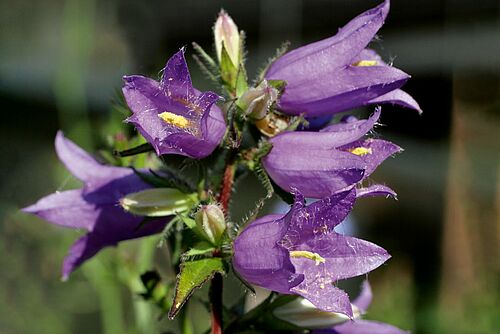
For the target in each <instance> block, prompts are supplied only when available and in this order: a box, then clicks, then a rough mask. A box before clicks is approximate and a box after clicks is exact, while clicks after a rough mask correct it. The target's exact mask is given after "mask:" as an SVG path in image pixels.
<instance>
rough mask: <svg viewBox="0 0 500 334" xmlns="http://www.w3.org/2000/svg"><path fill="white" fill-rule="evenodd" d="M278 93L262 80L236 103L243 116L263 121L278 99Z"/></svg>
mask: <svg viewBox="0 0 500 334" xmlns="http://www.w3.org/2000/svg"><path fill="white" fill-rule="evenodd" d="M278 94H279V91H278V90H277V89H276V88H274V87H272V86H271V85H269V84H268V82H267V80H266V79H264V80H262V82H261V83H260V84H259V85H258V86H257V87H252V88H250V89H249V90H247V91H246V92H245V93H244V94H243V95H242V96H241V97H240V98H239V99H238V101H237V102H236V103H237V105H238V107H240V108H241V109H242V110H244V112H245V115H247V116H250V117H251V118H253V119H263V118H264V117H266V115H267V113H268V112H269V108H271V106H272V105H273V103H274V102H275V101H276V99H277V98H278Z"/></svg>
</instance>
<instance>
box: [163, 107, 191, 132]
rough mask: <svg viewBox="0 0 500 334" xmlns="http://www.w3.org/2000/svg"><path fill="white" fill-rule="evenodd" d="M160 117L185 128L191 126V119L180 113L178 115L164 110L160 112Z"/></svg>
mask: <svg viewBox="0 0 500 334" xmlns="http://www.w3.org/2000/svg"><path fill="white" fill-rule="evenodd" d="M158 117H160V118H161V119H162V120H163V121H165V122H166V123H168V124H171V125H174V126H176V127H178V128H181V129H185V128H187V127H188V126H189V123H190V122H189V120H188V119H187V118H186V117H184V116H180V115H176V114H174V113H171V112H168V111H164V112H162V113H160V114H158Z"/></svg>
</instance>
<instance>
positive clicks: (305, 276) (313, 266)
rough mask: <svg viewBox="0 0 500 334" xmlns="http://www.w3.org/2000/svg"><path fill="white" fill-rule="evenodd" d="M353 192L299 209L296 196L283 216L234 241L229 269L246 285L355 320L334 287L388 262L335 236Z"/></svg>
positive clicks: (262, 221) (377, 251)
mask: <svg viewBox="0 0 500 334" xmlns="http://www.w3.org/2000/svg"><path fill="white" fill-rule="evenodd" d="M355 199H356V190H355V189H350V190H346V191H343V192H339V193H336V194H333V195H332V196H330V197H327V198H324V199H322V200H319V201H317V202H314V203H312V204H310V205H308V206H305V204H304V198H303V196H302V195H300V194H297V195H296V197H295V203H294V205H293V206H292V208H291V210H290V211H289V212H288V214H286V215H267V216H264V217H262V218H259V219H257V220H255V221H254V222H252V223H251V224H250V225H249V226H248V227H247V228H245V230H243V232H241V234H240V235H239V236H238V237H237V238H236V240H235V241H234V245H233V250H234V257H233V266H234V269H235V270H236V271H237V272H238V273H239V275H240V276H241V277H242V278H243V279H245V280H246V281H248V282H249V283H252V284H255V285H258V286H261V287H263V288H266V289H269V290H273V291H277V292H280V293H285V294H298V295H300V296H302V297H304V298H306V299H308V300H309V301H310V302H311V303H313V304H314V306H316V307H317V308H319V309H321V310H323V311H327V312H339V313H343V314H345V315H347V316H349V317H350V318H352V317H353V316H354V314H353V310H352V307H351V303H350V301H349V297H348V296H347V294H346V293H345V292H344V291H342V290H341V289H339V288H337V287H336V286H335V285H334V284H335V283H336V282H337V281H338V280H341V279H346V278H350V277H354V276H358V275H363V274H366V273H368V272H369V271H372V270H374V269H375V268H377V267H378V266H380V265H381V264H382V263H384V262H385V261H387V259H389V257H390V255H389V254H388V253H387V252H386V251H385V250H384V249H382V248H381V247H379V246H377V245H375V244H372V243H370V242H368V241H365V240H361V239H357V238H354V237H349V236H344V235H342V234H338V233H336V232H335V231H334V227H335V226H337V225H338V224H340V223H341V222H342V221H343V220H344V218H345V217H346V216H347V215H348V213H349V212H350V211H351V209H352V206H353V205H354V201H355Z"/></svg>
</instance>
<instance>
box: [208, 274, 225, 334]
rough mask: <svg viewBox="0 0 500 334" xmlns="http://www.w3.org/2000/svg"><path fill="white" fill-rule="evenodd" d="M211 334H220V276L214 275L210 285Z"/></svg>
mask: <svg viewBox="0 0 500 334" xmlns="http://www.w3.org/2000/svg"><path fill="white" fill-rule="evenodd" d="M210 303H211V305H212V314H211V320H212V330H211V333H212V334H222V275H220V274H215V276H214V278H212V282H211V285H210Z"/></svg>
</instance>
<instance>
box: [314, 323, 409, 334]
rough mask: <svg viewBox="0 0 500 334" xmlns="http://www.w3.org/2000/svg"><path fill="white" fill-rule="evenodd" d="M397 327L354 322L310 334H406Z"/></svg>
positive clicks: (406, 333)
mask: <svg viewBox="0 0 500 334" xmlns="http://www.w3.org/2000/svg"><path fill="white" fill-rule="evenodd" d="M408 333H409V332H407V331H403V330H401V329H399V328H397V327H394V326H391V325H389V324H384V323H382V322H377V321H369V320H355V321H349V322H345V323H343V324H340V325H337V326H335V327H334V328H333V329H331V330H328V329H327V330H318V331H313V332H312V334H408Z"/></svg>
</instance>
